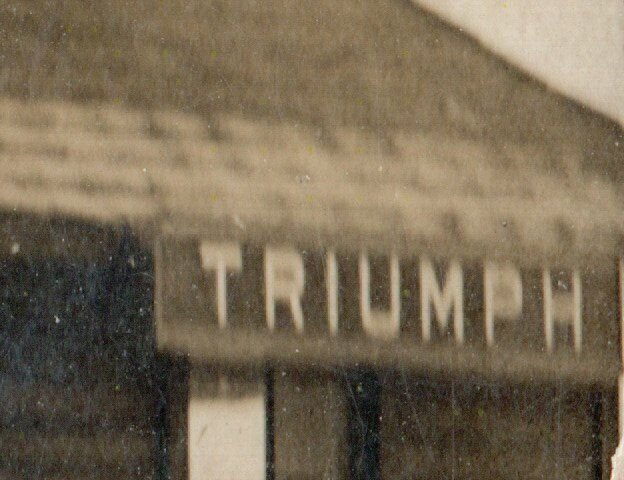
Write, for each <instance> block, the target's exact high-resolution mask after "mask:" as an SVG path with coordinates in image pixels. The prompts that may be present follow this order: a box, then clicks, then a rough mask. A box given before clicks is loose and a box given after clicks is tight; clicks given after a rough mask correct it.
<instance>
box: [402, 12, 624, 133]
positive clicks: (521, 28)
mask: <svg viewBox="0 0 624 480" xmlns="http://www.w3.org/2000/svg"><path fill="white" fill-rule="evenodd" d="M413 1H414V2H415V3H417V4H419V5H422V6H423V7H425V8H426V9H427V10H430V11H432V12H435V13H437V14H438V15H439V16H440V17H442V18H445V19H446V20H449V21H450V22H451V23H454V24H455V25H457V26H459V27H461V28H463V30H465V31H466V32H468V33H470V34H471V35H472V36H473V37H477V38H478V39H479V40H480V41H481V42H482V43H483V44H484V45H486V46H487V47H488V48H489V49H491V50H493V51H495V52H497V53H498V54H499V55H500V56H502V57H503V58H505V59H506V60H508V61H510V62H511V63H513V64H515V65H518V66H520V67H521V68H522V69H524V70H526V71H528V72H530V73H532V74H534V75H535V76H536V77H538V78H539V79H541V80H542V81H543V82H545V83H546V84H548V85H550V86H551V87H553V88H554V89H556V90H559V91H560V92H562V93H564V94H566V95H568V96H570V97H572V98H575V99H577V100H579V101H580V102H582V103H585V104H587V105H589V106H591V107H593V108H595V109H596V110H598V111H600V112H602V113H604V114H606V115H608V116H609V117H611V118H613V119H615V120H618V121H619V122H620V123H621V124H622V125H624V0H413Z"/></svg>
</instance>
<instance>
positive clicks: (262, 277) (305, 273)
mask: <svg viewBox="0 0 624 480" xmlns="http://www.w3.org/2000/svg"><path fill="white" fill-rule="evenodd" d="M195 248H197V250H198V252H197V253H198V263H199V264H200V265H199V266H200V270H201V275H200V280H199V281H198V283H199V284H201V285H202V287H201V288H202V289H203V291H204V296H205V299H204V303H203V304H202V305H204V306H205V305H207V307H205V308H206V309H205V310H204V315H205V316H207V317H210V319H209V322H208V323H209V324H212V325H214V327H215V328H218V329H219V330H221V331H227V330H229V329H236V328H238V327H239V326H241V325H242V326H245V325H247V327H248V328H253V329H256V330H258V329H259V328H264V329H265V330H266V331H268V332H275V331H280V332H282V331H285V332H291V334H293V335H300V336H306V335H324V336H327V337H332V338H340V337H341V336H345V335H347V336H348V335H352V336H353V335H356V336H359V337H360V338H367V339H369V340H375V341H378V342H391V341H394V340H397V339H404V338H409V337H417V338H418V339H419V342H420V343H423V344H427V343H432V342H436V341H446V342H447V343H448V342H452V343H453V344H463V343H465V342H467V341H480V342H481V343H482V344H484V345H486V346H491V345H494V344H496V343H497V342H498V340H499V338H498V335H499V332H500V334H501V335H502V333H503V332H507V337H509V338H513V337H523V338H525V339H526V340H525V342H524V343H525V344H533V343H535V342H537V343H538V345H540V349H542V350H545V351H547V352H552V351H554V350H555V349H558V348H563V349H567V350H570V351H573V352H574V353H575V354H577V355H578V354H580V353H581V351H582V349H583V287H582V282H581V274H580V272H579V270H578V269H570V270H566V271H563V272H562V271H560V270H557V271H551V269H549V268H543V269H540V270H538V271H534V272H533V273H531V274H527V273H525V272H521V271H520V270H519V269H518V268H516V267H515V266H514V265H512V264H510V263H495V262H490V261H485V262H482V263H481V264H480V265H477V266H476V267H475V266H471V267H470V268H469V269H468V270H467V269H466V268H464V267H463V266H462V264H461V263H460V262H459V261H456V260H450V261H446V262H443V263H442V264H441V263H440V262H438V263H436V262H434V261H433V260H432V259H430V258H428V257H426V256H421V257H419V258H417V259H411V260H409V261H400V260H399V258H398V256H397V255H396V254H393V253H390V254H389V255H386V256H383V257H379V256H377V257H374V256H369V254H367V252H366V251H361V252H359V253H357V254H355V255H350V256H348V255H342V256H341V255H337V254H336V252H334V251H333V250H325V251H323V252H314V253H309V252H306V251H305V250H301V251H299V250H296V249H293V248H283V247H271V246H266V247H264V248H263V249H259V250H256V251H255V253H254V254H250V253H249V251H248V249H244V248H243V247H241V245H239V244H237V243H215V242H208V241H202V242H198V243H196V244H195ZM467 271H468V273H469V275H468V274H467ZM193 287H194V288H200V287H198V286H197V285H195V284H194V285H193ZM527 287H529V288H527ZM475 297H478V298H475ZM467 310H469V312H467ZM247 317H258V318H260V320H259V321H257V322H255V323H254V322H253V321H251V320H249V318H247ZM204 320H206V319H204ZM467 321H469V322H468V323H469V324H467ZM250 326H251V327H250ZM467 330H469V331H470V332H471V333H470V338H467ZM528 330H531V332H529V333H527V331H528ZM475 332H477V333H475ZM475 338H477V339H478V340H474V339H475ZM512 341H513V340H512ZM534 348H535V347H534Z"/></svg>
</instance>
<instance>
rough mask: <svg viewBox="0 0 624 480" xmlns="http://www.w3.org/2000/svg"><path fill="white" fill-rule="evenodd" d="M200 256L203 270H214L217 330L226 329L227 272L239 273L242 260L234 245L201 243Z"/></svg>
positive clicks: (237, 246) (236, 246)
mask: <svg viewBox="0 0 624 480" xmlns="http://www.w3.org/2000/svg"><path fill="white" fill-rule="evenodd" d="M200 256H201V262H202V268H203V269H204V270H208V271H210V270H214V271H215V276H216V282H217V318H218V322H219V328H226V327H227V285H226V284H227V281H226V280H227V272H228V271H230V272H240V271H241V269H242V268H243V259H242V254H241V249H240V246H239V245H237V244H235V243H210V242H202V243H201V245H200Z"/></svg>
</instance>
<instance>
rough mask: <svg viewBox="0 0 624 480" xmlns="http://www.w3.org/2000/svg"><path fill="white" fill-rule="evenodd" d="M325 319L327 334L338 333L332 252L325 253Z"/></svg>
mask: <svg viewBox="0 0 624 480" xmlns="http://www.w3.org/2000/svg"><path fill="white" fill-rule="evenodd" d="M326 275H327V318H328V321H329V333H330V334H331V335H332V336H335V335H336V334H337V333H338V263H337V262H336V253H335V252H334V251H333V250H329V251H328V252H327V272H326Z"/></svg>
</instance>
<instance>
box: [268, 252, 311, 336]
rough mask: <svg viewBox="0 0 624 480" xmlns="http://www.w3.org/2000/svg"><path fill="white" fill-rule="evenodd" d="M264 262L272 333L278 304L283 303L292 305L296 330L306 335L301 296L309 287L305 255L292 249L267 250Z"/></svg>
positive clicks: (269, 325) (269, 322) (291, 309)
mask: <svg viewBox="0 0 624 480" xmlns="http://www.w3.org/2000/svg"><path fill="white" fill-rule="evenodd" d="M264 262H265V269H264V280H265V286H266V317H267V325H268V327H269V330H271V331H273V330H274V329H275V302H276V300H281V301H286V302H288V304H289V306H290V311H291V313H292V317H293V323H294V324H295V328H296V330H297V332H298V333H303V330H304V322H303V310H302V309H301V295H302V294H303V289H304V286H305V277H304V269H303V259H302V258H301V255H299V253H297V252H296V251H295V250H292V249H274V248H271V247H267V248H266V250H265V256H264Z"/></svg>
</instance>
